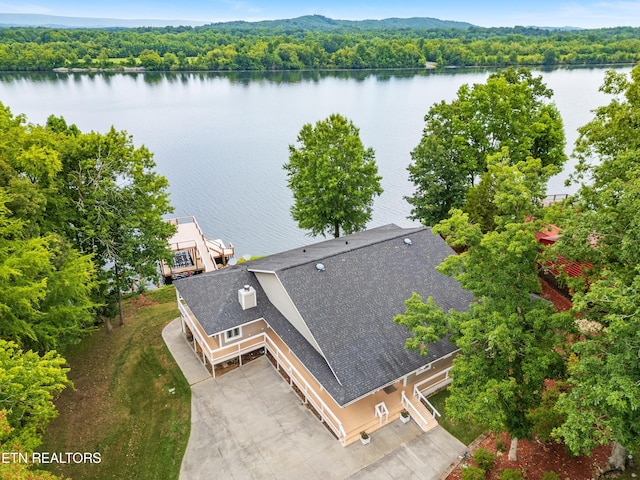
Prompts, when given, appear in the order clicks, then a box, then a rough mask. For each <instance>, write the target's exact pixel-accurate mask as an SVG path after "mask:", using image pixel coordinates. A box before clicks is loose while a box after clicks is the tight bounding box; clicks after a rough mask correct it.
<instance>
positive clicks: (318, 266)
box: [316, 263, 326, 272]
mask: <svg viewBox="0 0 640 480" xmlns="http://www.w3.org/2000/svg"><path fill="white" fill-rule="evenodd" d="M316 270H318V271H319V272H324V271H325V270H326V268H324V264H323V263H318V264H316Z"/></svg>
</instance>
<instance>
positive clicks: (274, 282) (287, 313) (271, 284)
mask: <svg viewBox="0 0 640 480" xmlns="http://www.w3.org/2000/svg"><path fill="white" fill-rule="evenodd" d="M255 276H256V277H257V278H258V281H259V282H260V285H261V286H262V289H263V290H264V292H265V293H266V294H267V297H269V300H270V301H271V303H272V304H273V305H274V306H275V307H276V308H277V309H278V310H279V311H280V313H281V314H282V315H284V317H285V318H286V319H287V320H289V323H291V325H293V326H294V327H295V329H296V330H298V332H300V335H302V336H303V337H304V338H305V339H306V340H307V342H309V344H310V345H311V346H312V347H313V348H315V349H316V351H317V352H318V353H319V354H320V355H322V351H321V350H320V347H319V346H318V343H317V342H316V340H315V338H313V335H312V334H311V332H310V331H309V328H308V327H307V325H306V324H305V323H304V320H303V319H302V317H301V316H300V312H298V309H297V308H296V306H295V305H294V304H293V301H292V300H291V297H289V294H288V293H287V291H286V290H285V288H284V286H283V285H282V283H281V282H280V279H279V278H278V276H277V275H276V274H275V273H263V272H255ZM323 356H324V355H323Z"/></svg>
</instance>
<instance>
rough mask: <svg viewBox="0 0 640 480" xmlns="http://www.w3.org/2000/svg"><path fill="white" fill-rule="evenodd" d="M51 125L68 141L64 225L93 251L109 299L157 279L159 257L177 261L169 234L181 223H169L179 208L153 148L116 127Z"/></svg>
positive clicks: (63, 152) (61, 204)
mask: <svg viewBox="0 0 640 480" xmlns="http://www.w3.org/2000/svg"><path fill="white" fill-rule="evenodd" d="M47 128H48V129H49V130H50V131H51V132H52V133H55V134H57V135H59V136H60V138H61V140H60V143H61V146H60V153H59V158H60V162H61V165H62V167H61V172H60V174H59V175H58V176H57V189H58V193H59V198H58V199H57V200H56V204H55V205H56V213H55V215H56V223H57V225H59V226H60V228H62V229H63V231H64V233H65V235H66V236H67V238H69V239H70V240H71V241H72V243H73V244H74V245H75V246H76V247H77V248H78V249H80V251H81V252H83V253H86V254H91V255H93V258H94V261H95V262H96V264H97V265H98V267H99V268H98V273H99V276H100V278H101V279H102V280H103V281H104V282H105V283H104V285H105V286H106V288H107V291H106V292H105V294H106V295H107V299H108V298H111V299H113V300H119V299H120V296H121V293H122V292H123V291H127V290H130V289H131V288H132V287H133V285H134V284H135V283H136V282H138V281H139V282H145V281H157V279H158V275H159V272H158V269H157V261H158V260H159V259H163V260H166V261H170V259H171V252H170V250H169V248H168V244H167V238H168V237H170V236H171V235H172V234H173V232H174V230H175V227H174V226H172V225H170V224H168V223H167V222H165V221H164V220H163V215H164V214H166V213H169V212H172V211H173V207H172V206H171V205H170V203H169V194H168V191H167V189H168V186H169V184H168V182H167V179H166V178H165V177H163V176H161V175H158V174H157V173H156V172H155V170H154V168H155V162H154V160H153V155H152V154H151V152H149V150H148V149H147V148H145V147H136V146H135V145H134V144H133V140H132V138H131V136H130V135H128V134H127V133H126V132H124V131H117V130H115V129H114V128H111V130H109V131H108V132H107V133H105V134H100V133H97V132H90V133H80V132H79V131H78V130H77V128H75V127H74V126H71V127H69V126H67V124H66V122H65V121H64V119H61V118H56V117H50V118H49V119H48V121H47ZM120 321H121V323H122V314H121V312H120Z"/></svg>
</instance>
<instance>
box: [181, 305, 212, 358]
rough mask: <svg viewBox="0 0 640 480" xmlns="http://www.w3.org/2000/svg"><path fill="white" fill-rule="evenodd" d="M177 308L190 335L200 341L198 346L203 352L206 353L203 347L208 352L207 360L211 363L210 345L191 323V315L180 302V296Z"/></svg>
mask: <svg viewBox="0 0 640 480" xmlns="http://www.w3.org/2000/svg"><path fill="white" fill-rule="evenodd" d="M178 310H179V311H180V314H181V315H182V318H184V319H186V321H187V323H188V325H189V330H190V331H191V335H193V336H194V337H196V338H197V339H198V340H199V341H200V342H199V343H200V348H202V351H203V353H206V351H205V349H206V350H207V351H208V352H209V361H210V363H211V364H213V362H212V361H211V360H212V359H213V355H212V353H211V347H209V344H208V343H207V341H206V340H205V338H204V337H203V336H202V334H201V333H200V330H198V329H197V328H196V326H195V325H194V324H193V320H191V315H189V312H188V311H187V309H186V308H185V306H184V305H183V304H182V299H180V298H179V299H178Z"/></svg>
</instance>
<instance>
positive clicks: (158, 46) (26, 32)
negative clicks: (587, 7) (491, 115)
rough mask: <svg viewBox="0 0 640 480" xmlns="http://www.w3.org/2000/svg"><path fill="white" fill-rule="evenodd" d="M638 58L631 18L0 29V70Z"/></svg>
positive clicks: (639, 36) (310, 20)
mask: <svg viewBox="0 0 640 480" xmlns="http://www.w3.org/2000/svg"><path fill="white" fill-rule="evenodd" d="M431 22H436V23H435V24H432V23H431ZM465 26H466V27H465ZM638 60H640V29H639V28H631V27H618V28H609V29H598V30H570V31H569V30H547V29H540V28H529V27H514V28H481V27H475V26H470V25H468V24H454V23H450V22H441V21H438V20H435V19H426V18H416V19H387V20H381V21H377V20H365V21H360V22H350V21H340V20H331V19H328V18H325V17H320V16H307V17H300V18H298V19H292V20H281V21H266V22H256V23H247V22H230V23H224V24H214V25H206V26H201V27H188V26H183V27H164V28H132V29H122V28H120V29H63V28H45V27H36V28H28V27H22V28H4V29H0V71H50V70H53V69H56V68H80V69H89V68H102V69H122V68H125V67H141V68H144V69H146V70H153V71H228V70H252V71H264V70H309V69H315V70H317V69H364V68H425V67H426V66H429V67H434V66H435V67H439V68H444V67H452V66H453V67H464V66H498V67H501V66H507V65H548V66H551V65H594V64H606V63H635V62H637V61H638Z"/></svg>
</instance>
